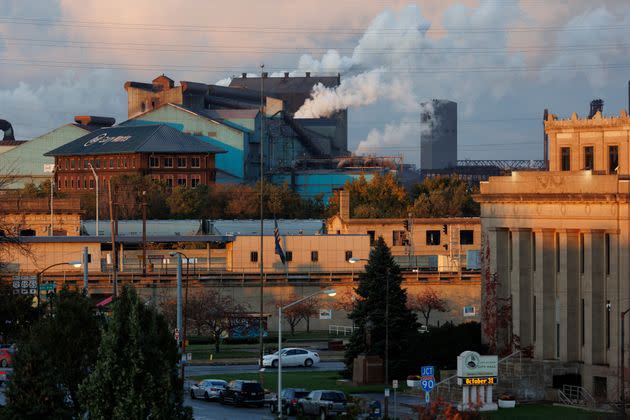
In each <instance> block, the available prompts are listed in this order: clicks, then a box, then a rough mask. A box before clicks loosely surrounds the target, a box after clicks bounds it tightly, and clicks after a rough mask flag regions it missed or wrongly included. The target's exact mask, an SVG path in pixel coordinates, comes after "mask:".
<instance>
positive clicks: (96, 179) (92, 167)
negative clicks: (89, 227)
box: [88, 163, 98, 236]
mask: <svg viewBox="0 0 630 420" xmlns="http://www.w3.org/2000/svg"><path fill="white" fill-rule="evenodd" d="M88 167H89V168H90V170H91V171H92V175H94V182H95V183H96V236H98V175H96V171H95V170H94V166H92V164H91V163H88Z"/></svg>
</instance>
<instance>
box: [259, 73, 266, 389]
mask: <svg viewBox="0 0 630 420" xmlns="http://www.w3.org/2000/svg"><path fill="white" fill-rule="evenodd" d="M264 69H265V65H264V64H261V65H260V255H259V261H260V319H259V320H258V345H259V349H258V350H259V358H258V363H259V366H260V368H261V369H262V366H263V352H264V350H263V324H264V322H263V316H264V313H263V301H264V300H263V297H264V294H265V269H264V264H263V261H264V260H263V252H264V251H263V245H264V235H263V228H264V219H263V217H264V213H263V211H264V203H263V194H264V183H263V181H264V174H265V173H264V168H263V156H264V153H263V132H264V125H265V97H264V94H263V92H264V77H263V76H264ZM260 379H261V383H262V379H263V374H262V372H260Z"/></svg>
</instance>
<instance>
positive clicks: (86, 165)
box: [83, 159, 89, 169]
mask: <svg viewBox="0 0 630 420" xmlns="http://www.w3.org/2000/svg"><path fill="white" fill-rule="evenodd" d="M88 163H89V161H88V160H87V159H83V169H89V167H88Z"/></svg>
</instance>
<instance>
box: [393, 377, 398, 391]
mask: <svg viewBox="0 0 630 420" xmlns="http://www.w3.org/2000/svg"><path fill="white" fill-rule="evenodd" d="M392 388H394V389H398V379H394V380H393V381H392Z"/></svg>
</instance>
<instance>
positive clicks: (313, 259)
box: [311, 251, 319, 262]
mask: <svg viewBox="0 0 630 420" xmlns="http://www.w3.org/2000/svg"><path fill="white" fill-rule="evenodd" d="M317 261H319V252H318V251H311V262H317Z"/></svg>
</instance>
